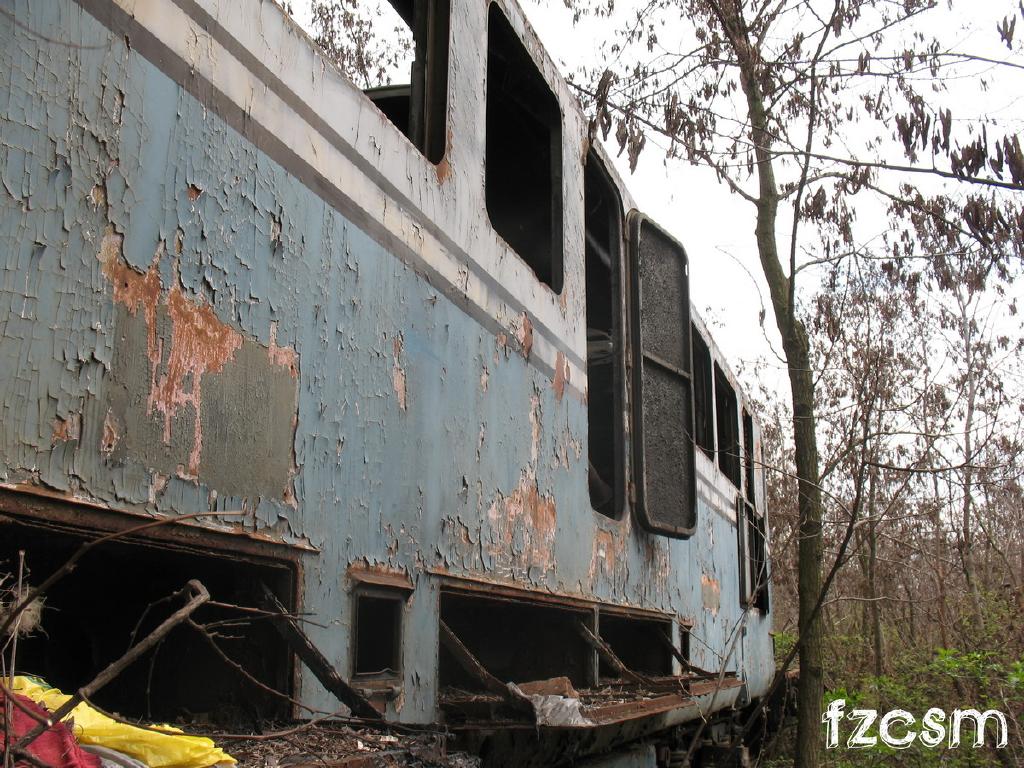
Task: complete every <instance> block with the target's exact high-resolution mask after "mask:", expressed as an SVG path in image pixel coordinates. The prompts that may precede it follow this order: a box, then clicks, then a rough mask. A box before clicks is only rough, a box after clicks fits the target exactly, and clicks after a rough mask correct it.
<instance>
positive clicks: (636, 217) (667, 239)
mask: <svg viewBox="0 0 1024 768" xmlns="http://www.w3.org/2000/svg"><path fill="white" fill-rule="evenodd" d="M626 225H627V230H628V232H629V248H628V254H627V258H628V262H627V263H628V269H629V275H628V279H627V284H628V285H629V296H628V299H629V302H630V310H629V319H630V324H631V334H630V336H631V338H630V343H631V352H630V355H631V360H632V381H631V385H632V396H633V403H632V406H633V408H632V417H633V422H632V431H633V478H632V480H633V482H632V490H633V506H634V509H635V511H636V514H637V518H638V520H639V522H640V524H641V526H643V527H644V528H645V529H647V530H649V531H651V532H653V533H660V534H662V535H663V536H670V537H673V538H687V537H689V536H692V535H693V533H694V532H695V531H696V528H697V487H696V486H697V476H696V463H695V452H696V443H695V441H694V439H693V419H694V414H693V376H692V373H693V359H692V345H691V337H690V325H691V319H690V283H689V262H688V258H687V255H686V249H685V248H683V246H682V244H681V243H679V242H678V241H677V240H676V239H675V238H673V237H672V236H671V235H669V234H668V233H667V232H666V231H665V230H664V229H662V228H661V227H659V226H658V225H657V224H655V223H654V222H653V221H652V220H651V219H650V218H648V217H647V216H645V215H644V214H642V213H640V212H639V211H637V210H633V211H630V213H629V215H628V216H627V219H626ZM646 230H649V231H651V232H652V234H653V238H652V240H655V239H660V240H661V241H663V242H662V246H663V247H665V246H667V247H668V249H670V250H672V251H674V256H675V260H676V262H677V263H678V264H680V265H681V269H679V270H678V273H679V285H678V286H676V295H675V302H676V303H674V304H671V306H670V305H669V302H668V301H665V302H664V303H663V304H660V305H659V304H656V303H654V302H649V306H648V310H649V309H651V308H652V307H657V308H658V309H661V310H664V309H665V308H666V307H670V308H674V309H676V310H677V313H678V315H679V317H680V319H679V322H678V329H677V331H678V334H679V336H678V339H677V341H679V342H680V343H681V344H682V346H683V348H684V350H683V351H682V352H681V353H680V351H679V350H675V352H677V353H678V354H676V355H674V357H675V358H677V359H674V360H670V359H668V358H667V357H666V355H665V354H664V353H663V350H661V349H659V350H657V351H654V350H652V349H649V348H648V346H649V345H648V343H647V342H645V322H644V318H645V316H647V314H648V312H645V307H644V304H645V295H644V294H645V291H644V288H643V284H644V276H645V275H646V274H647V272H646V271H644V264H643V258H642V255H641V252H642V250H643V246H644V243H645V234H644V233H645V231H646ZM663 263H664V260H663ZM651 285H652V286H654V285H659V286H662V285H664V284H662V283H658V282H657V281H655V282H652V284H651ZM669 292H671V287H669ZM654 293H655V292H654V291H652V296H653V294H654ZM659 328H661V324H659V323H656V322H653V323H651V324H650V326H649V329H650V330H651V331H655V330H656V329H659ZM651 342H652V345H653V342H654V339H653V338H652V339H651ZM659 353H662V354H659ZM647 369H650V370H652V371H660V372H661V373H662V374H663V375H667V376H668V377H670V378H673V379H675V381H676V382H678V383H679V384H681V387H682V388H681V389H680V390H679V392H680V393H681V395H682V397H681V399H682V400H684V401H685V403H683V405H682V407H681V408H680V409H679V414H680V416H681V420H680V423H678V424H674V425H670V428H671V427H675V428H676V429H677V430H678V432H677V434H676V436H675V438H674V439H670V440H662V441H661V443H662V444H663V445H664V444H665V443H667V444H668V446H669V447H678V448H679V449H680V450H681V453H682V455H681V457H679V458H680V459H681V461H680V464H681V465H680V466H674V467H672V468H671V471H672V473H673V474H680V473H681V474H682V476H683V478H684V480H683V488H682V493H681V498H679V499H678V500H677V501H678V505H677V507H676V506H674V505H669V504H665V503H663V504H662V506H661V507H660V508H656V507H655V506H654V504H653V503H652V496H654V497H655V498H656V499H659V500H661V501H662V502H664V501H665V499H664V496H663V494H661V493H660V492H659V493H655V494H652V493H651V490H652V488H651V487H650V485H649V482H650V481H651V480H652V478H651V476H650V474H651V473H650V472H649V469H650V467H651V465H652V464H653V462H651V461H648V459H649V458H650V457H649V455H648V446H647V443H646V438H647V433H648V429H647V426H648V425H647V424H646V423H645V421H646V417H647V415H648V414H647V412H648V409H649V405H653V404H654V403H653V399H652V401H650V402H649V401H648V399H647V397H646V395H645V392H644V389H645V383H644V378H645V373H646V371H647ZM652 380H653V378H652ZM652 421H653V422H654V423H656V424H658V423H659V422H658V421H657V420H656V419H655V420H652ZM659 425H660V424H659ZM662 437H664V435H662ZM655 455H658V454H655ZM654 466H656V467H657V466H659V465H658V464H655V465H654ZM660 468H661V470H663V471H662V473H661V475H662V477H661V478H654V487H655V488H657V487H658V486H657V483H658V480H659V479H661V480H662V481H663V482H664V477H666V476H668V475H669V472H668V471H665V470H666V467H665V466H664V465H663V464H662V465H661V466H660ZM676 508H678V510H679V511H678V513H675V512H673V511H672V510H673V509H676ZM673 514H674V515H675V516H676V517H678V518H679V520H678V521H672V520H671V519H670V516H672V515H673Z"/></svg>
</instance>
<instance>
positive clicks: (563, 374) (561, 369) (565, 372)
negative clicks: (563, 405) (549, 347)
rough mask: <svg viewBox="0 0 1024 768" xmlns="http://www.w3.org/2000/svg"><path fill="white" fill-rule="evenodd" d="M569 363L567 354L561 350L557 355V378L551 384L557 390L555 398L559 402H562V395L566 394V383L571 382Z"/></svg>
mask: <svg viewBox="0 0 1024 768" xmlns="http://www.w3.org/2000/svg"><path fill="white" fill-rule="evenodd" d="M569 376H570V371H569V363H568V361H567V360H566V359H565V355H564V354H562V353H561V352H559V353H558V354H557V355H556V356H555V378H554V379H552V380H551V386H552V387H554V390H555V399H556V400H557V401H558V402H562V396H563V395H564V394H565V385H566V384H568V383H569Z"/></svg>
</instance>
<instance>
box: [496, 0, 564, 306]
mask: <svg viewBox="0 0 1024 768" xmlns="http://www.w3.org/2000/svg"><path fill="white" fill-rule="evenodd" d="M486 131H487V148H486V152H487V157H486V169H485V178H484V183H485V187H486V198H487V215H488V216H489V217H490V220H491V224H492V226H493V227H494V230H495V231H496V232H497V233H498V234H499V235H501V237H502V238H504V240H505V242H507V243H508V244H509V245H510V246H511V247H512V249H513V250H514V251H515V252H516V253H517V254H519V256H520V258H522V259H523V261H525V262H526V263H527V264H528V265H529V266H530V268H531V269H532V270H533V271H534V273H535V274H536V275H537V278H538V279H539V280H540V281H541V282H542V283H544V284H545V285H547V286H549V287H550V288H551V289H552V290H553V291H554V292H555V293H561V292H562V114H561V110H560V109H559V106H558V99H557V98H555V95H554V94H553V93H552V92H551V89H550V88H549V87H548V84H547V83H546V82H545V81H544V78H543V76H542V75H541V73H540V71H539V70H538V69H537V65H536V64H534V63H533V59H532V58H530V54H529V53H528V52H527V50H526V48H525V47H524V46H523V43H522V41H520V39H519V37H518V36H517V35H516V33H515V31H514V30H513V29H512V25H511V24H509V22H508V19H506V18H505V16H504V14H503V13H502V12H501V10H500V9H499V8H498V6H497V5H493V4H492V5H491V9H490V12H489V14H488V23H487V124H486Z"/></svg>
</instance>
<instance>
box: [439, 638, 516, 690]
mask: <svg viewBox="0 0 1024 768" xmlns="http://www.w3.org/2000/svg"><path fill="white" fill-rule="evenodd" d="M440 624H441V634H440V640H441V645H443V646H444V647H445V648H447V649H448V652H449V653H451V655H452V656H453V657H454V658H455V661H457V662H458V663H459V666H460V667H462V668H463V669H464V670H466V672H468V673H469V674H470V675H471V676H472V677H473V678H474V679H475V680H476V681H477V682H479V683H481V684H482V685H483V686H484V688H486V689H487V690H488V691H491V692H492V693H497V694H498V695H500V696H502V697H503V698H508V695H509V691H508V686H506V685H505V684H504V683H503V682H501V680H499V679H498V678H496V677H495V676H494V675H492V674H491V673H490V672H488V671H487V670H486V669H484V665H483V664H481V663H480V662H479V661H478V660H477V658H476V656H474V655H473V654H472V653H471V652H470V650H469V649H468V648H467V647H466V646H465V645H463V643H462V641H461V640H459V638H458V636H457V635H456V634H455V633H454V632H452V631H451V629H450V628H449V627H448V625H447V624H445V623H444V622H443V621H442V622H441V623H440Z"/></svg>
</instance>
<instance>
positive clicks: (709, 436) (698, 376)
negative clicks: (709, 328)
mask: <svg viewBox="0 0 1024 768" xmlns="http://www.w3.org/2000/svg"><path fill="white" fill-rule="evenodd" d="M691 335H692V337H693V415H694V422H693V437H694V440H696V441H697V445H698V446H700V449H701V450H702V451H704V454H705V455H706V456H707V457H708V458H709V459H711V460H712V461H714V460H715V422H714V415H713V414H714V401H713V400H712V389H711V387H712V384H711V350H710V349H709V348H708V345H707V343H706V342H705V341H704V337H703V336H701V335H700V331H698V330H697V326H696V325H692V326H691Z"/></svg>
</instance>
